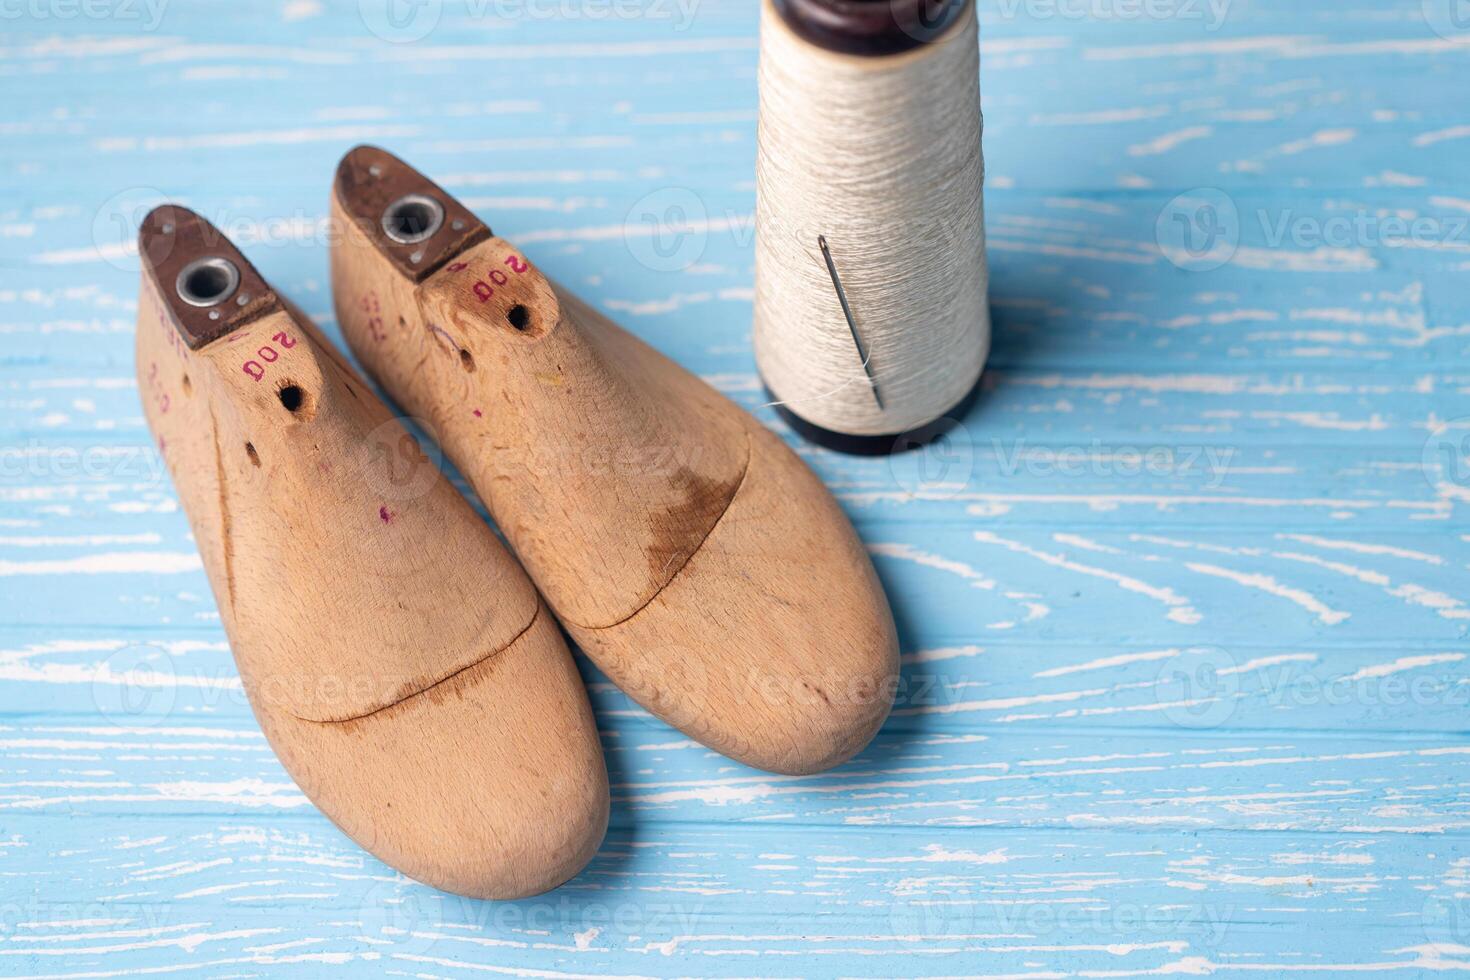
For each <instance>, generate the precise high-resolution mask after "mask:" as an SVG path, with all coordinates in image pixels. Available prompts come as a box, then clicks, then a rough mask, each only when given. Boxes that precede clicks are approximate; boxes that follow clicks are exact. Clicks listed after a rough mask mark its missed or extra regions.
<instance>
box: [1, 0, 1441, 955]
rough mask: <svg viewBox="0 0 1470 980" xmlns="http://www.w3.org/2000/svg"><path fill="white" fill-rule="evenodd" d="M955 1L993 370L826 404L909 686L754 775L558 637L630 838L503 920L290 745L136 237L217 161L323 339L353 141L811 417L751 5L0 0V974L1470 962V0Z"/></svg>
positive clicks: (622, 308) (721, 0)
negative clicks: (247, 675)
mask: <svg viewBox="0 0 1470 980" xmlns="http://www.w3.org/2000/svg"><path fill="white" fill-rule="evenodd" d="M980 11H981V17H982V25H983V26H982V35H983V40H982V63H983V67H982V90H983V93H984V103H985V110H986V132H985V150H986V157H987V163H988V181H987V192H986V204H987V211H988V214H987V218H988V222H987V223H988V229H989V236H990V252H991V263H992V303H993V308H994V317H995V347H994V353H993V354H992V356H991V359H990V364H989V368H988V370H987V372H986V375H985V382H984V390H983V393H982V397H981V398H980V399H979V401H978V403H977V404H976V405H975V407H974V408H973V410H972V411H970V412H969V413H968V414H967V415H966V417H965V418H963V419H962V420H961V423H960V425H958V426H957V427H956V428H955V430H954V431H953V432H952V433H951V436H950V438H949V439H948V440H947V441H946V442H945V443H944V444H943V446H941V447H940V448H939V449H937V450H935V451H931V452H929V453H927V454H911V455H909V456H904V457H898V458H894V459H892V460H887V459H853V458H847V457H842V456H838V455H833V454H831V453H828V452H825V451H820V450H816V449H812V448H810V447H805V446H803V447H801V450H802V452H803V454H804V455H805V456H806V458H807V459H808V460H809V461H810V462H811V464H812V465H813V466H814V467H815V468H816V470H817V471H818V472H819V473H820V474H821V475H822V476H823V477H824V478H825V479H826V481H827V482H828V484H829V485H830V486H831V487H832V488H833V490H834V491H835V492H836V493H837V494H838V496H839V498H840V499H841V501H842V502H843V504H844V506H845V507H846V508H847V509H848V512H849V513H850V514H851V515H852V517H853V519H854V521H855V522H856V524H857V527H858V529H859V531H860V532H861V534H862V535H863V537H864V539H865V540H866V541H867V542H868V543H869V546H870V548H871V550H872V553H873V555H874V557H875V561H876V563H877V566H878V570H879V572H880V574H881V575H882V577H883V580H884V582H885V584H886V586H887V588H888V592H889V595H890V597H891V598H892V602H893V606H894V610H895V612H896V614H897V617H898V621H899V629H900V635H901V639H902V646H903V652H904V677H903V681H904V683H903V687H902V688H901V690H900V691H899V697H898V704H897V707H896V709H895V711H894V715H893V717H892V719H891V720H890V721H889V723H888V724H887V726H886V727H885V728H884V729H883V731H882V733H881V734H880V735H879V736H878V738H877V740H876V741H875V742H874V743H873V745H872V746H871V747H870V748H869V749H867V750H866V751H865V752H863V753H862V755H861V756H860V757H858V758H857V759H856V760H854V761H853V762H852V763H850V764H848V765H846V766H844V767H843V768H841V769H839V770H837V771H835V772H832V773H828V774H825V775H822V776H815V777H810V778H800V779H798V778H784V777H777V776H772V775H768V774H764V773H761V772H756V771H753V770H749V769H746V768H743V767H741V766H739V765H737V764H734V763H732V762H729V761H728V760H725V759H723V758H721V757H719V756H716V755H714V754H712V753H710V752H708V751H706V750H704V749H702V748H701V747H700V746H698V745H696V744H694V743H693V742H690V741H688V740H687V739H685V738H684V737H682V736H681V735H680V734H679V733H678V732H675V731H672V730H670V729H668V728H666V727H665V726H664V725H662V724H660V723H659V722H657V721H655V720H653V719H652V718H650V716H648V715H647V714H646V713H645V712H643V711H642V710H641V709H639V708H638V707H637V706H636V705H634V704H632V703H631V702H630V701H628V700H627V699H626V698H625V697H623V696H622V695H621V694H619V693H618V691H617V690H615V689H613V688H612V687H611V686H610V685H609V684H608V683H607V682H606V681H605V679H603V678H602V677H601V676H599V675H598V674H597V672H596V671H595V670H594V669H593V668H592V667H591V666H590V665H587V664H586V663H585V662H584V663H583V668H584V671H585V672H586V675H587V678H588V681H589V683H590V685H591V688H592V691H593V698H594V701H595V704H596V707H597V712H598V718H599V722H600V725H601V728H602V731H603V736H604V743H605V745H606V748H607V757H608V767H609V771H610V774H611V782H612V787H613V809H612V825H611V828H610V830H609V832H608V835H607V840H606V842H605V844H604V845H603V847H602V849H601V851H600V852H599V853H598V855H597V857H596V858H595V859H594V860H593V862H592V864H591V866H590V867H589V868H588V869H587V870H586V871H585V872H584V873H583V874H582V875H581V876H580V877H578V878H577V879H575V880H574V881H573V882H571V883H570V884H568V885H566V886H565V887H564V888H562V889H560V890H559V891H557V892H554V893H552V894H550V895H547V896H545V897H543V898H539V899H535V900H530V901H524V902H513V903H482V902H473V901H462V900H460V899H457V898H454V897H450V896H446V895H443V894H440V893H437V892H434V891H432V890H430V889H427V888H425V887H422V886H420V885H417V884H415V883H413V882H411V881H408V880H405V879H403V878H402V877H400V876H398V875H396V874H394V873H393V872H392V871H391V870H389V869H388V868H386V867H384V866H383V865H382V864H380V863H378V862H377V861H375V860H373V859H371V858H369V857H367V856H365V855H364V854H363V852H362V851H361V850H359V849H358V848H357V847H356V846H354V845H353V844H352V843H351V842H350V841H348V840H347V839H346V838H344V837H343V836H342V835H341V834H340V833H338V832H337V830H336V829H335V828H334V827H333V826H332V825H331V824H330V823H328V821H327V820H326V819H325V818H323V817H322V816H321V815H320V814H319V813H317V812H316V810H315V809H313V808H312V807H311V806H310V805H309V804H308V803H307V802H306V800H305V799H304V798H303V797H302V795H301V794H300V792H298V790H297V789H296V788H295V786H294V785H293V784H292V782H291V780H290V779H289V778H288V777H287V776H286V774H285V773H284V771H283V770H282V769H281V767H280V765H279V764H278V763H277V762H276V761H275V759H274V757H273V756H272V755H271V753H270V751H269V749H268V747H267V746H266V744H265V742H264V740H263V739H262V737H261V735H260V732H259V730H258V729H257V727H256V725H255V723H254V721H253V719H252V717H251V715H250V712H249V708H248V706H247V704H246V703H245V701H244V697H243V694H242V692H241V688H240V683H239V680H238V677H237V676H236V673H235V669H234V666H233V663H232V661H231V658H230V654H229V651H228V649H227V647H226V644H225V642H224V636H223V632H222V630H221V628H220V623H219V618H218V614H217V612H216V607H215V604H214V602H213V600H212V598H211V595H210V591H209V586H208V583H207V582H206V580H205V577H204V574H203V572H202V570H201V567H200V564H199V560H198V558H197V556H196V553H195V548H194V544H193V541H192V540H191V538H190V535H189V530H188V526H187V523H186V521H185V518H184V515H183V514H182V513H181V512H180V510H179V507H178V503H177V500H176V498H175V496H174V494H173V491H172V489H171V487H170V484H169V481H168V477H167V473H166V472H165V471H164V470H163V469H162V467H161V465H160V462H159V460H158V458H157V456H156V455H155V454H154V453H153V451H152V450H151V448H150V442H149V438H148V433H147V431H146V429H145V427H144V424H143V420H142V417H141V411H140V408H139V404H138V392H137V388H136V385H135V382H134V371H133V363H132V334H133V318H134V315H135V304H136V297H137V271H136V262H135V260H134V259H133V258H132V256H131V255H130V254H129V249H128V242H129V241H130V240H131V238H132V234H133V229H134V227H135V224H136V221H137V219H138V218H139V217H140V216H141V214H142V213H143V212H144V210H145V209H146V208H147V207H148V206H149V205H151V204H153V203H156V202H157V201H158V200H160V199H163V198H166V197H167V198H173V199H176V200H179V201H181V202H183V203H186V204H188V205H189V206H191V207H194V208H196V209H198V210H199V211H200V212H202V213H203V214H205V215H206V216H208V217H209V218H210V219H211V220H213V221H214V222H215V223H216V224H217V225H219V226H220V227H221V228H223V229H224V230H225V231H226V232H228V233H229V234H231V235H232V236H233V237H234V238H235V240H236V241H237V242H239V243H240V244H241V246H242V247H243V248H244V250H245V251H246V253H247V254H248V255H249V256H250V257H251V258H252V259H253V260H254V261H255V262H256V263H257V264H258V265H259V267H260V269H261V271H262V272H263V273H264V274H265V275H266V277H267V278H268V279H270V280H272V281H274V282H275V283H276V284H277V285H278V286H280V287H281V288H282V289H283V290H284V291H285V292H287V293H288V294H290V295H292V296H293V297H295V298H297V299H298V300H299V301H301V302H302V304H303V305H304V307H305V308H306V309H307V310H308V311H309V312H310V313H311V314H313V315H314V316H316V317H318V318H319V319H321V321H322V322H323V324H324V325H325V327H326V328H327V330H328V332H329V333H333V334H335V330H336V325H335V324H334V323H333V322H332V319H331V318H332V304H331V298H330V295H329V291H328V285H327V241H326V236H327V230H326V225H325V214H326V201H327V192H328V182H329V179H330V177H331V174H332V169H333V166H334V165H335V162H336V160H337V159H338V157H339V155H340V154H341V153H342V152H343V151H345V150H346V149H347V148H348V147H350V146H352V145H354V144H356V143H358V142H374V143H379V144H382V145H383V146H385V147H387V148H389V149H392V150H394V151H396V152H399V153H401V154H402V155H403V156H405V157H406V158H407V159H408V160H409V161H411V162H413V163H414V164H416V165H418V166H419V167H421V168H423V169H424V170H425V171H427V172H429V173H430V174H432V175H434V176H435V177H437V178H438V179H439V180H440V181H441V182H442V183H443V184H444V185H445V186H446V188H447V189H449V190H450V191H451V192H453V193H456V194H458V195H460V196H461V197H462V198H463V199H464V200H465V201H466V202H467V203H468V204H469V205H470V206H471V207H472V208H474V209H475V210H477V211H478V212H479V213H480V214H481V215H483V216H484V217H485V218H486V219H487V220H488V221H489V222H490V223H492V224H493V226H494V227H495V229H496V230H497V231H498V232H499V233H501V234H503V235H505V236H506V237H508V238H510V239H511V240H513V241H515V242H517V243H519V244H520V245H522V246H523V247H524V248H525V249H526V251H527V252H528V253H529V254H530V255H531V256H532V257H534V259H535V260H536V261H537V262H538V263H540V264H541V265H542V266H544V267H545V268H546V269H547V271H548V272H550V273H551V274H552V275H554V276H555V277H557V278H558V279H560V280H562V281H564V282H566V283H567V284H568V285H571V286H573V287H574V288H576V289H578V290H580V291H581V292H582V294H583V295H584V296H585V297H586V298H587V299H588V300H589V301H591V302H593V303H594V304H596V305H597V306H598V307H599V308H601V309H603V310H604V311H606V312H608V313H610V314H611V315H613V316H614V317H615V318H617V319H619V320H620V321H621V322H623V323H624V324H626V325H627V326H629V327H630V328H631V329H633V330H634V331H636V332H637V333H639V334H640V335H641V336H643V337H645V338H646V339H648V340H650V341H651V342H653V343H654V344H656V345H658V346H659V347H660V348H662V349H663V350H665V351H667V352H668V353H670V354H671V355H673V356H674V357H675V358H677V359H678V360H679V361H681V362H682V363H683V364H685V365H687V366H688V367H690V368H691V369H693V370H695V371H697V372H699V373H700V374H701V375H703V376H704V377H706V378H707V379H709V380H710V381H711V382H712V383H713V384H715V385H716V386H717V387H719V388H720V389H721V390H723V391H724V392H726V393H727V394H729V395H730V396H731V397H732V398H734V399H736V400H737V401H739V402H740V403H741V404H743V405H745V406H747V407H749V408H751V409H752V410H754V411H755V412H756V414H757V415H758V417H760V418H761V419H762V420H763V421H765V422H766V423H767V424H769V425H771V426H773V427H774V428H776V429H777V431H780V432H781V433H782V434H783V435H785V436H786V437H787V438H793V437H792V436H791V434H790V433H789V431H787V430H786V429H784V428H783V427H782V426H781V424H780V422H779V421H778V420H777V419H776V418H775V417H774V415H773V413H772V412H771V410H770V409H769V408H766V407H764V406H763V403H764V398H763V396H762V393H761V391H760V388H759V385H758V383H757V379H756V377H755V375H754V368H753V363H752V357H751V350H750V316H751V295H752V286H751V275H752V270H751V265H752V248H751V239H752V219H751V214H752V210H753V165H754V155H755V151H754V145H755V142H754V137H755V66H756V46H755V34H756V12H755V10H754V5H753V4H752V3H750V2H749V0H681V2H675V0H621V2H617V3H614V2H611V0H606V2H600V0H498V2H497V0H477V2H472V3H469V4H468V6H466V5H465V4H464V3H459V2H449V3H445V4H443V5H441V4H440V3H439V2H438V0H428V2H425V3H422V4H420V5H418V6H412V5H407V4H405V5H402V6H400V8H399V9H397V10H396V12H394V13H396V16H395V17H391V18H390V17H388V16H387V14H388V13H390V11H386V10H385V9H384V8H383V5H382V3H381V0H363V3H362V4H359V3H356V2H347V0H344V2H330V3H329V2H325V0H321V2H319V0H280V2H269V3H265V2H252V3H248V4H247V3H227V2H215V3H186V2H184V0H152V3H151V4H150V3H148V2H145V0H129V2H124V0H91V2H90V3H89V4H87V5H83V4H82V3H81V2H80V0H78V2H76V3H73V2H71V0H34V2H32V0H25V2H19V0H15V2H7V3H6V4H5V5H4V6H3V7H0V15H3V18H0V31H3V32H4V36H3V40H0V96H3V97H0V146H3V156H0V192H3V193H0V339H3V343H0V399H3V412H0V975H10V976H16V975H18V976H47V977H51V976H65V977H111V976H129V977H131V976H149V975H155V974H161V975H167V974H171V973H175V972H185V971H193V970H200V971H203V972H207V973H210V974H214V975H221V976H256V975H262V974H272V975H283V974H284V975H300V976H336V975H340V976H360V975H363V974H364V973H371V974H379V973H381V974H390V975H397V976H417V977H476V976H487V975H509V976H523V977H562V976H584V975H601V974H614V975H619V976H657V975H666V974H677V975H713V976H779V977H787V976H798V975H842V976H859V975H884V976H893V975H915V976H956V975H978V976H989V977H1027V978H1052V977H1134V976H1155V975H1198V974H1210V973H1218V974H1228V975H1247V976H1295V975H1297V974H1312V975H1321V976H1335V975H1347V974H1349V973H1350V972H1351V975H1353V976H1371V975H1377V974H1386V975H1387V974H1391V975H1395V976H1406V975H1407V976H1412V975H1418V974H1426V973H1434V972H1438V971H1458V970H1464V969H1467V968H1470V847H1467V841H1470V837H1467V831H1470V793H1467V790H1466V789H1465V786H1464V783H1465V776H1466V773H1467V766H1470V738H1467V735H1466V733H1467V730H1470V724H1467V719H1470V658H1467V653H1470V643H1467V641H1466V631H1467V627H1470V571H1467V569H1470V527H1467V522H1466V517H1467V513H1470V464H1467V462H1466V458H1465V448H1466V443H1465V440H1467V439H1470V289H1467V287H1466V283H1467V282H1470V99H1467V92H1470V7H1467V5H1465V4H1463V3H1461V4H1459V9H1458V10H1457V9H1455V5H1454V4H1452V3H1451V2H1449V0H1446V2H1444V3H1439V2H1437V0H1430V2H1429V3H1427V4H1424V5H1421V4H1420V2H1419V0H1335V2H1334V0H1312V2H1307V0H1301V2H1292V3H1286V2H1276V3H1270V2H1265V0H1233V2H1230V0H1215V2H1213V3H1209V2H1206V0H1150V2H1148V3H1143V2H1141V0H984V2H982V3H981V7H980ZM671 256H672V258H671Z"/></svg>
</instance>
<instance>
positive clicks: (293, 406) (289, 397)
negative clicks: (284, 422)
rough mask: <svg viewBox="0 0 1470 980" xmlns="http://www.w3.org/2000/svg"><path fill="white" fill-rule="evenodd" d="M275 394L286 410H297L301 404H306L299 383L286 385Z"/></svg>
mask: <svg viewBox="0 0 1470 980" xmlns="http://www.w3.org/2000/svg"><path fill="white" fill-rule="evenodd" d="M277 394H278V395H279V396H280V399H281V404H282V405H284V406H285V407H286V411H288V412H299V411H300V410H301V406H302V405H304V404H306V393H305V392H303V391H302V390H301V387H300V386H299V385H286V386H285V387H284V388H282V389H281V390H280V391H279V392H277Z"/></svg>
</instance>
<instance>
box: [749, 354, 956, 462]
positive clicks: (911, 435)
mask: <svg viewBox="0 0 1470 980" xmlns="http://www.w3.org/2000/svg"><path fill="white" fill-rule="evenodd" d="M981 380H984V375H983V374H982V375H981V376H980V379H979V380H976V382H975V384H974V386H973V387H971V388H970V390H969V391H968V392H966V393H965V397H963V398H961V399H960V400H959V401H957V402H955V403H954V404H953V405H951V406H950V408H949V410H948V411H946V412H944V413H943V414H941V415H940V416H939V418H937V419H935V420H934V421H933V422H928V423H925V424H924V425H921V426H919V427H918V428H916V429H910V430H908V431H907V432H895V433H893V434H891V435H886V434H880V435H875V436H858V435H852V434H851V433H847V432H834V431H833V430H831V429H827V428H823V427H822V426H820V425H817V424H815V423H813V422H808V421H807V420H806V419H804V418H802V417H801V416H800V415H797V414H796V413H795V412H793V411H792V410H791V409H789V408H787V407H786V406H785V405H784V404H782V403H781V402H780V400H779V399H777V398H776V396H775V395H774V394H772V392H771V387H770V385H768V384H766V379H765V378H761V390H762V391H764V392H765V393H766V397H767V398H768V399H770V401H771V403H772V404H771V407H772V408H774V409H775V410H776V414H777V415H779V416H781V421H783V422H785V423H786V424H787V425H789V426H791V428H793V429H794V430H796V433H797V434H798V435H800V436H801V437H802V438H803V439H805V440H806V441H807V442H812V443H815V444H817V445H818V446H821V447H822V448H823V449H830V450H832V451H833V452H838V453H846V454H847V455H849V456H892V455H895V454H897V453H906V452H908V451H909V450H910V449H918V448H920V447H922V446H927V445H929V444H930V443H931V442H933V441H934V440H936V439H938V438H940V437H941V436H944V435H947V434H948V433H950V432H951V431H953V429H954V428H955V426H957V425H961V424H962V422H961V420H962V419H963V418H964V416H965V415H967V414H969V411H970V408H971V406H973V405H974V404H975V399H976V398H977V397H979V394H980V381H981Z"/></svg>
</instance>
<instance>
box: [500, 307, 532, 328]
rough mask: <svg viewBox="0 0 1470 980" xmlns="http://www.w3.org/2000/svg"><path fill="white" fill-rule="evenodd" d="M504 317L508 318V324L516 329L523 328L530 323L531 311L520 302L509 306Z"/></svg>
mask: <svg viewBox="0 0 1470 980" xmlns="http://www.w3.org/2000/svg"><path fill="white" fill-rule="evenodd" d="M505 318H506V319H507V320H509V321H510V325H511V326H513V327H515V328H516V329H517V330H525V329H526V328H527V327H529V326H530V325H531V311H530V310H528V309H526V308H525V307H524V306H522V305H521V304H520V303H517V304H516V305H515V306H512V307H511V308H510V312H509V313H507V314H506V315H505Z"/></svg>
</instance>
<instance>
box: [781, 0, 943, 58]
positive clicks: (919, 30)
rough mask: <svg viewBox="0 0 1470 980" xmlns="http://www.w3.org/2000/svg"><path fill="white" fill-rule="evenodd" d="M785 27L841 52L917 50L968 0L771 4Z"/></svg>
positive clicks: (836, 0) (832, 0)
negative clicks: (784, 23)
mask: <svg viewBox="0 0 1470 980" xmlns="http://www.w3.org/2000/svg"><path fill="white" fill-rule="evenodd" d="M772 2H773V3H774V4H775V7H776V12H777V13H779V14H780V15H781V19H782V20H784V21H785V22H786V24H787V26H788V27H790V28H791V29H792V30H793V31H795V32H796V33H797V35H799V36H800V37H802V38H805V39H806V40H807V41H810V42H811V43H812V44H815V45H817V46H818V47H821V48H826V49H827V50H828V51H836V52H839V53H841V54H856V55H870V56H880V55H889V54H899V53H901V52H904V51H911V50H913V49H914V48H918V47H922V46H923V45H925V44H928V43H930V42H931V41H934V40H935V39H937V38H938V37H939V36H940V35H942V34H943V33H944V32H945V31H946V30H947V29H948V28H949V26H950V25H951V24H953V23H954V22H955V21H957V20H959V18H960V14H962V13H964V11H965V8H966V7H967V6H969V4H970V2H971V0H772Z"/></svg>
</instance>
